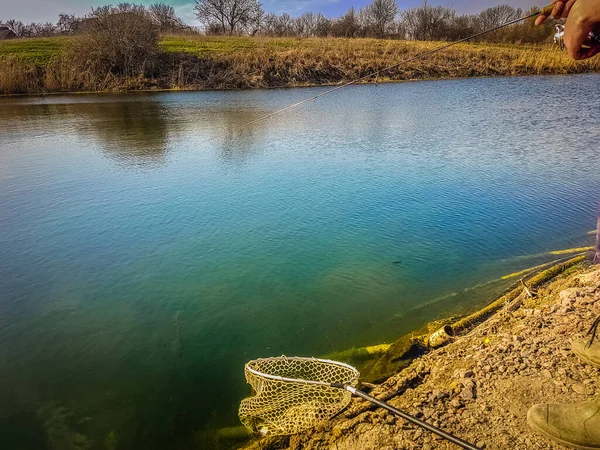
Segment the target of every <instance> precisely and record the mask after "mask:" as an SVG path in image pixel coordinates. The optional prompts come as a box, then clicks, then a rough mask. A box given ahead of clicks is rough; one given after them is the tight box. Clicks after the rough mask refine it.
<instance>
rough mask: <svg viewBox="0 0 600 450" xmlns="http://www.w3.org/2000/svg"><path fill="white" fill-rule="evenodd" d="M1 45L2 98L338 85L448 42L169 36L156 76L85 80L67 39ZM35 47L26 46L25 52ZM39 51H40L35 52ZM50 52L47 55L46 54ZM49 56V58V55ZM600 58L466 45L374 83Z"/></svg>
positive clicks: (531, 70) (587, 67) (586, 67)
mask: <svg viewBox="0 0 600 450" xmlns="http://www.w3.org/2000/svg"><path fill="white" fill-rule="evenodd" d="M37 41H40V40H16V41H12V42H10V45H8V46H7V45H6V44H5V43H0V93H3V94H12V93H23V92H30V93H32V92H57V91H73V90H92V91H96V90H107V89H153V88H160V89H245V88H265V87H284V86H309V85H322V84H334V83H340V82H344V81H348V80H352V79H355V78H359V77H363V76H366V75H369V74H372V73H374V72H375V71H378V70H381V69H383V68H385V67H389V66H391V65H394V64H397V63H399V62H401V61H402V60H405V59H407V58H409V57H410V56H413V55H416V54H419V53H422V52H425V51H428V50H432V49H434V48H436V47H438V46H440V45H443V44H444V43H439V42H405V41H389V40H376V39H332V38H331V39H297V38H248V37H246V38H243V37H232V38H226V37H205V36H191V37H190V36H164V37H163V38H162V40H161V42H160V44H159V46H160V49H161V53H160V57H159V58H160V59H159V63H158V64H157V66H156V67H157V68H156V70H155V73H154V74H153V76H152V77H149V78H142V77H138V78H124V77H120V78H119V77H115V76H112V75H111V74H105V75H104V74H102V75H101V76H100V75H98V74H96V75H95V76H91V74H85V73H82V72H81V70H79V69H78V68H76V67H73V65H72V64H71V63H70V62H69V60H68V52H67V51H66V50H65V49H67V48H68V46H69V42H68V39H64V38H59V39H58V40H57V41H56V42H54V43H53V42H51V41H52V39H46V40H41V41H44V42H37ZM30 43H31V45H30V46H29V47H28V45H29V44H30ZM34 44H35V45H34ZM44 49H45V50H44ZM44 52H45V53H44ZM599 70H600V59H599V58H596V59H592V60H589V61H584V62H574V61H572V60H571V59H570V58H569V57H568V56H567V54H566V53H564V52H561V51H559V50H558V49H557V48H555V47H552V46H548V45H542V46H531V45H493V44H461V45H458V46H456V47H453V48H450V49H447V50H444V51H442V52H440V53H437V54H435V55H431V56H427V57H425V58H423V59H421V60H418V61H413V62H410V63H407V64H401V65H400V66H399V67H397V68H395V69H392V70H390V71H388V72H385V73H383V74H381V75H380V76H379V77H378V78H377V79H375V78H374V77H373V78H370V79H369V80H367V81H369V82H374V81H378V82H385V81H402V80H421V79H435V78H458V77H476V76H513V75H537V74H568V73H584V72H596V71H599Z"/></svg>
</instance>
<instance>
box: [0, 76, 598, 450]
mask: <svg viewBox="0 0 600 450" xmlns="http://www.w3.org/2000/svg"><path fill="white" fill-rule="evenodd" d="M597 83H598V76H596V75H591V76H578V77H565V78H561V77H555V78H543V77H542V78H515V79H495V80H460V81H451V82H435V83H434V82H432V83H405V84H398V85H385V86H358V87H355V88H352V89H348V90H346V91H343V92H340V93H338V94H337V95H335V96H331V97H330V98H327V99H323V100H321V101H319V102H316V103H313V104H310V105H307V107H306V108H304V109H300V110H297V111H295V112H293V113H291V114H288V115H284V116H280V117H276V118H273V119H271V120H269V121H266V122H260V123H256V124H253V125H252V126H249V127H240V126H241V125H243V124H246V123H248V122H251V121H252V120H253V119H255V118H257V117H260V116H262V115H264V114H265V113H268V112H270V111H274V110H276V109H279V108H281V107H283V106H285V105H287V104H289V103H294V102H296V101H298V100H301V99H302V98H304V97H306V96H309V95H311V94H313V93H314V92H318V91H319V89H316V90H304V89H300V90H286V91H255V92H213V93H168V94H167V93H165V94H131V95H93V96H87V95H82V96H50V97H41V98H24V99H2V100H0V130H1V131H0V192H1V193H2V195H0V229H1V230H2V233H0V261H2V264H0V293H1V295H0V342H2V345H1V346H0V379H1V380H2V383H0V442H2V443H3V448H8V449H20V448H26V449H51V450H57V449H75V448H78V449H91V450H96V449H118V450H121V449H132V448H135V449H140V448H143V449H154V448H156V449H161V450H162V449H192V448H210V447H212V446H217V444H216V443H215V442H214V430H215V429H216V428H219V427H223V426H235V425H237V424H238V422H237V418H236V408H237V405H238V402H239V400H240V399H241V397H242V396H244V395H245V394H247V392H248V389H247V386H246V385H245V382H244V378H243V364H244V363H245V362H246V361H248V360H249V359H252V358H255V357H259V356H272V355H279V354H288V355H291V354H302V355H316V356H319V355H325V354H328V353H332V352H335V351H340V350H344V349H347V348H351V347H353V346H364V345H372V344H378V343H381V342H383V341H389V340H391V339H393V338H394V337H396V336H398V335H400V334H402V333H405V332H408V331H410V330H412V329H415V328H418V327H420V326H421V325H423V324H424V323H425V322H427V321H429V320H432V319H435V318H438V317H439V316H440V315H447V314H457V313H461V312H466V311H469V310H472V309H473V308H475V307H477V306H478V305H480V304H482V303H483V302H485V301H487V300H488V299H489V297H490V296H492V295H493V294H494V292H496V291H498V290H502V288H503V286H502V285H500V284H496V283H492V284H485V283H486V282H487V281H489V280H492V279H498V278H500V277H501V276H503V275H506V274H508V273H512V272H515V271H518V270H521V269H523V268H525V267H526V266H531V265H535V264H537V263H538V262H542V261H543V260H544V258H543V257H539V258H537V257H536V258H532V259H523V258H521V256H523V255H538V254H541V253H544V252H546V251H548V250H554V249H558V248H568V247H578V246H582V245H586V244H588V242H589V241H591V240H592V239H593V236H591V235H588V234H587V233H588V231H589V230H591V229H592V228H593V227H594V225H595V214H594V211H595V203H596V201H597V198H598V197H599V196H600V190H599V189H598V185H597V175H598V173H599V172H600V166H599V164H600V162H599V161H598V158H597V155H596V153H597V142H598V139H599V138H600V131H598V128H597V127H596V126H595V117H596V116H597V114H595V112H597V111H596V109H598V108H599V106H598V105H600V102H599V101H598V100H599V99H596V98H595V96H598V95H599V94H598V93H597V89H596V86H597ZM582 91H584V92H586V93H589V95H587V96H586V99H585V100H581V96H580V95H574V92H578V93H579V92H582ZM557 105H560V108H558V109H557ZM417 106H418V107H417ZM566 121H570V122H571V123H576V124H578V125H577V126H576V127H575V126H573V127H570V128H567V129H566V130H565V129H564V123H565V122H566ZM559 130H560V136H561V138H560V139H557V136H558V135H559ZM538 260H540V261H538ZM393 261H400V264H393V263H392V262H393ZM475 285H481V286H482V287H481V288H478V289H468V288H469V287H472V286H475ZM432 302H433V303H432ZM424 305H425V306H424ZM430 305H434V307H432V306H430ZM227 445H229V444H225V446H227Z"/></svg>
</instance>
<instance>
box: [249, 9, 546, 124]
mask: <svg viewBox="0 0 600 450" xmlns="http://www.w3.org/2000/svg"><path fill="white" fill-rule="evenodd" d="M554 6H555V5H554V4H552V5H548V6H545V7H544V8H542V9H540V10H539V11H536V12H534V13H532V14H530V15H528V16H525V17H521V18H519V19H515V20H511V21H509V22H506V23H504V24H502V25H499V26H497V27H494V28H490V29H489V30H485V31H481V32H479V33H476V34H473V35H471V36H469V37H466V38H462V39H459V40H458V41H454V42H451V43H449V44H446V45H442V46H440V47H437V48H434V49H433V50H428V51H426V52H423V53H419V54H417V55H415V56H411V57H410V58H407V59H404V60H402V61H400V62H398V63H396V64H394V65H392V66H389V67H386V68H384V69H380V70H377V71H375V72H372V73H370V74H368V75H365V76H362V77H359V78H356V79H354V80H351V81H348V82H346V83H344V84H341V85H339V86H336V87H334V88H331V89H328V90H326V91H325V92H321V93H320V94H317V95H313V96H312V97H309V98H306V99H304V100H301V101H299V102H297V103H293V104H291V105H288V106H286V107H285V108H282V109H279V110H277V111H274V112H272V113H269V114H265V115H264V116H261V117H259V118H257V119H254V120H251V121H250V122H247V123H245V124H243V125H240V126H239V127H238V129H243V128H247V127H249V126H251V125H254V124H256V123H259V122H263V121H265V120H268V119H270V118H271V117H274V116H277V115H279V114H282V113H284V112H286V111H289V110H290V109H294V108H297V107H299V106H301V105H303V104H305V103H308V102H312V101H314V100H317V99H318V98H321V97H325V96H326V95H329V94H332V93H334V92H336V91H339V90H341V89H345V88H347V87H348V86H352V85H353V84H356V83H360V82H361V81H364V80H367V79H369V78H372V77H374V76H378V75H379V74H381V73H384V72H387V71H389V70H392V69H395V68H396V67H399V66H401V65H402V64H406V63H409V62H412V61H415V60H417V59H421V58H424V57H425V56H429V55H433V54H434V53H437V52H441V51H442V50H446V49H447V48H450V47H454V46H455V45H458V44H462V43H463V42H467V41H470V40H471V39H475V38H478V37H480V36H484V35H486V34H489V33H493V32H494V31H498V30H501V29H502V28H506V27H509V26H511V25H515V24H517V23H520V22H523V21H525V20H528V19H533V18H534V17H537V16H540V15H544V16H550V15H551V14H552V10H553V9H554Z"/></svg>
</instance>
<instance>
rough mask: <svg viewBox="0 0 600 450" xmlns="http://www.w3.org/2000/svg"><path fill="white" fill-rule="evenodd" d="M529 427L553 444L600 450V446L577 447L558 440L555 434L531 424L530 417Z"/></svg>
mask: <svg viewBox="0 0 600 450" xmlns="http://www.w3.org/2000/svg"><path fill="white" fill-rule="evenodd" d="M527 425H529V428H531V429H532V430H533V431H535V432H536V433H540V434H541V435H543V436H544V437H545V438H547V439H548V440H550V441H552V442H557V443H559V444H560V445H563V446H565V447H567V448H573V449H575V450H598V449H600V445H599V446H597V447H587V446H585V445H577V444H573V443H572V442H567V441H563V440H562V439H560V438H557V437H556V436H554V435H553V434H550V433H548V432H547V431H546V430H543V429H541V428H539V427H538V426H537V425H535V424H533V423H531V421H530V420H529V417H527Z"/></svg>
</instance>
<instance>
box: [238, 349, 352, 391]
mask: <svg viewBox="0 0 600 450" xmlns="http://www.w3.org/2000/svg"><path fill="white" fill-rule="evenodd" d="M273 359H285V360H291V361H313V362H314V361H317V362H320V363H323V364H329V365H332V366H338V367H343V368H344V369H348V370H350V371H351V372H353V373H354V377H353V378H352V379H351V380H350V381H348V382H347V383H344V384H343V385H344V386H345V385H352V384H354V383H355V382H356V381H358V378H359V377H360V373H359V372H358V370H356V369H355V368H354V367H352V366H351V365H349V364H345V363H342V362H339V361H331V360H329V359H319V358H302V357H299V356H295V357H293V358H288V357H287V356H281V357H279V358H264V359H255V360H254V361H250V362H249V363H247V364H246V370H247V371H248V372H250V373H251V374H252V375H256V376H257V377H261V378H266V379H267V380H274V381H281V382H282V383H302V384H312V385H314V386H326V387H338V386H339V385H338V384H334V383H326V382H324V381H314V380H300V379H296V378H286V377H280V376H277V375H269V374H267V373H263V372H261V371H259V370H256V369H253V368H252V367H250V364H252V363H255V362H257V361H269V360H273Z"/></svg>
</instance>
